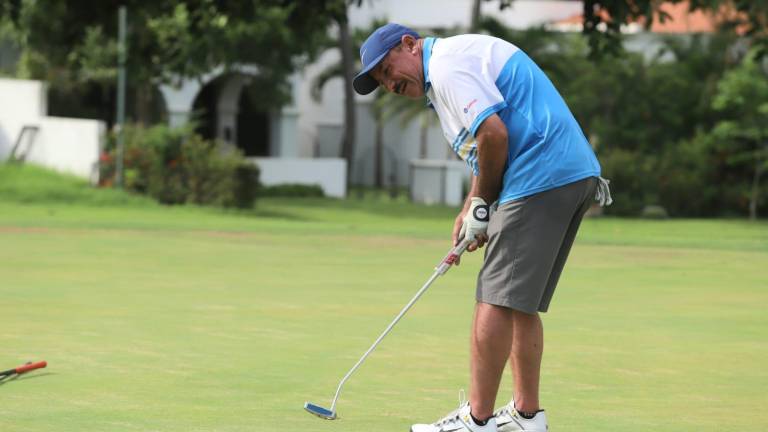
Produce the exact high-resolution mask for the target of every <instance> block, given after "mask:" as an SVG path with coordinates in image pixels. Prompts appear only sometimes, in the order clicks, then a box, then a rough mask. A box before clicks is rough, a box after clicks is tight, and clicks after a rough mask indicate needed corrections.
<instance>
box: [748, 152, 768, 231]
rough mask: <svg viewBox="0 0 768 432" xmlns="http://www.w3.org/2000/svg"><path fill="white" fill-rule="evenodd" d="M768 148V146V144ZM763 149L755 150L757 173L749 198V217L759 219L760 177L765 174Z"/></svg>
mask: <svg viewBox="0 0 768 432" xmlns="http://www.w3.org/2000/svg"><path fill="white" fill-rule="evenodd" d="M766 150H768V146H766ZM762 153H763V151H761V150H758V151H757V152H755V175H754V176H753V177H752V193H751V194H750V195H751V196H750V198H749V219H750V220H756V219H757V201H758V199H759V198H760V177H761V176H762V175H763V158H762V157H761V156H762Z"/></svg>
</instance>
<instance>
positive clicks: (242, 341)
mask: <svg viewBox="0 0 768 432" xmlns="http://www.w3.org/2000/svg"><path fill="white" fill-rule="evenodd" d="M453 214H454V210H452V209H446V208H423V207H417V206H412V205H410V204H406V203H399V202H393V203H388V202H379V201H376V202H364V201H361V202H356V201H346V202H344V201H333V200H317V199H316V200H279V199H272V200H263V201H261V202H259V207H258V209H257V210H256V211H253V212H225V211H219V210H208V209H197V208H163V207H160V206H156V205H151V204H147V203H141V204H137V205H127V204H126V205H122V204H121V205H109V204H100V205H91V206H89V205H67V204H65V203H51V204H46V203H41V202H34V203H31V204H19V203H11V202H5V203H0V328H1V329H2V332H1V333H0V346H2V350H0V369H5V368H10V367H13V366H16V365H18V364H20V363H23V362H25V361H27V360H39V359H44V360H47V361H48V363H49V366H48V368H46V369H43V370H40V371H36V372H33V373H30V374H28V375H24V376H21V377H20V378H18V379H15V380H8V381H6V382H4V383H3V384H0V400H2V407H3V409H2V411H3V413H2V415H0V431H3V432H11V431H14V432H15V431H19V432H21V431H24V432H34V431H57V432H64V431H78V432H81V431H164V432H165V431H185V432H187V431H265V432H267V431H297V432H298V431H334V432H336V431H338V432H342V431H407V430H408V427H409V426H410V424H411V423H414V422H431V421H434V420H436V419H437V418H438V417H440V416H442V415H443V414H445V413H447V412H448V411H450V410H453V409H454V408H456V407H457V404H458V393H459V390H460V389H462V388H467V382H468V371H469V367H468V340H469V325H470V319H471V314H472V308H473V303H474V280H475V277H476V274H477V271H478V269H479V266H480V262H481V259H482V257H481V256H480V255H479V254H477V253H476V254H472V255H467V256H465V257H464V259H463V261H462V264H461V266H460V267H458V268H454V269H452V270H451V271H449V272H448V274H447V275H445V276H444V277H442V278H439V279H438V280H437V282H436V283H435V284H434V285H433V286H432V288H431V289H430V291H428V292H427V293H426V295H425V296H424V297H423V298H422V299H421V300H420V301H419V303H417V304H416V306H415V307H414V308H413V309H412V310H411V312H410V313H409V314H408V315H406V317H405V319H404V320H403V321H402V322H401V323H400V324H399V325H398V327H396V328H395V329H394V331H393V332H392V333H391V334H390V335H389V336H388V338H387V339H385V340H384V342H383V343H382V345H381V346H380V347H379V349H378V350H377V351H376V352H374V353H373V355H372V356H371V357H370V358H369V359H368V361H367V362H366V363H365V364H364V365H363V366H362V368H361V369H360V370H359V371H358V372H357V374H355V375H354V376H353V377H352V379H351V380H350V381H349V382H348V384H347V386H346V387H345V389H344V391H343V393H342V395H341V399H340V401H339V404H338V406H337V411H338V414H339V416H340V419H339V420H335V421H326V420H321V419H318V418H316V417H313V416H310V415H309V414H307V413H306V412H304V411H303V409H302V406H303V404H304V402H305V401H311V402H314V403H317V404H319V405H321V406H326V407H327V406H329V405H330V400H331V399H332V397H333V393H334V391H335V389H336V386H337V384H338V381H339V380H340V379H341V377H342V376H343V375H344V374H345V373H346V372H347V370H348V369H349V368H350V367H351V366H352V365H353V364H354V363H355V362H356V361H357V359H358V358H359V356H360V355H361V354H362V353H363V352H364V351H365V350H366V349H367V348H368V347H369V345H370V344H371V343H372V342H373V340H374V339H375V338H376V337H377V336H378V335H379V334H380V332H381V331H382V330H383V329H384V327H386V325H387V324H388V323H389V321H390V320H391V319H392V318H393V317H394V315H395V314H397V312H398V311H399V310H400V308H401V307H402V306H403V305H404V304H405V303H406V302H407V301H408V300H409V299H410V297H411V296H412V295H413V294H414V293H415V292H416V291H417V290H418V288H419V287H421V285H422V284H423V283H424V282H425V281H426V279H427V278H428V277H429V276H430V275H431V274H432V271H433V267H434V265H435V264H436V263H437V262H438V261H439V259H440V258H442V256H443V254H444V253H445V252H446V251H447V249H448V247H449V246H450V245H449V243H448V241H447V240H448V237H449V230H450V227H451V225H452V219H453ZM543 319H544V326H545V354H544V363H543V376H542V395H541V399H542V403H543V405H544V408H546V409H547V412H548V416H549V419H550V428H551V430H554V431H574V432H577V431H589V432H595V431H610V432H616V431H622V432H630V431H638V432H641V431H642V432H647V431H652V430H653V431H660V430H669V431H676V432H682V431H691V432H694V431H695V432H699V431H710V430H711V431H716V430H738V431H764V430H766V429H768V412H767V411H766V410H765V409H764V405H765V403H766V402H768V399H766V389H768V368H766V364H767V363H766V362H767V361H768V225H766V224H765V223H747V222H741V221H716V220H710V221H638V220H617V219H610V218H607V219H592V220H587V221H586V222H585V223H584V225H583V228H582V231H581V233H580V236H579V238H578V240H577V243H576V245H575V247H574V249H573V252H572V254H571V258H570V261H569V263H568V265H567V266H566V269H565V273H564V275H563V278H562V280H561V282H560V286H559V287H558V291H557V293H556V295H555V299H554V302H553V305H552V307H551V309H550V312H549V313H547V314H545V315H544V318H543ZM508 375H509V374H508V373H507V374H506V376H505V379H504V383H503V384H502V392H503V394H502V395H500V397H499V400H498V401H497V405H501V404H503V403H506V402H507V401H508V399H509V396H510V392H509V391H510V386H511V383H510V379H509V376H508Z"/></svg>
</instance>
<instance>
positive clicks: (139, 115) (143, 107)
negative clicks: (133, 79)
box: [134, 83, 153, 126]
mask: <svg viewBox="0 0 768 432" xmlns="http://www.w3.org/2000/svg"><path fill="white" fill-rule="evenodd" d="M152 90H153V89H152V84H150V83H141V84H139V85H138V87H136V99H135V104H134V107H135V109H136V112H135V115H136V118H135V121H136V123H138V124H140V125H142V126H149V125H150V124H151V123H152V118H151V117H152Z"/></svg>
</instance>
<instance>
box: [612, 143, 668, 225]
mask: <svg viewBox="0 0 768 432" xmlns="http://www.w3.org/2000/svg"><path fill="white" fill-rule="evenodd" d="M600 165H601V166H602V170H603V173H602V175H603V177H605V178H608V179H610V180H611V195H612V196H613V204H612V205H611V206H610V207H608V209H610V213H611V214H615V215H619V216H636V215H639V214H640V211H641V210H642V209H643V207H645V206H646V205H648V204H656V203H658V198H657V196H656V191H657V184H656V179H655V178H654V174H655V168H656V165H657V160H656V158H655V157H653V156H650V155H645V154H643V153H640V152H636V151H631V150H624V149H620V148H618V149H613V150H610V151H607V152H604V153H601V154H600Z"/></svg>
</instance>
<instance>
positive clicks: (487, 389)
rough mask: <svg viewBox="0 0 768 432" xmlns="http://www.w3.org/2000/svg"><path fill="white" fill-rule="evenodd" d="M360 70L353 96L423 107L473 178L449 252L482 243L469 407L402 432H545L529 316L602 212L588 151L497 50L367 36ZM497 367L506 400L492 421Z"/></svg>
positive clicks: (560, 112) (552, 99) (603, 184)
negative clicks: (584, 228) (504, 380)
mask: <svg viewBox="0 0 768 432" xmlns="http://www.w3.org/2000/svg"><path fill="white" fill-rule="evenodd" d="M360 60H361V62H362V65H363V68H362V71H361V72H360V73H359V74H358V75H357V76H356V77H355V80H354V87H355V91H357V92H358V93H359V94H363V95H365V94H368V93H371V92H372V91H374V90H375V89H376V88H377V87H379V86H381V87H383V88H385V89H386V90H387V91H390V92H393V93H397V94H399V95H402V96H406V97H409V98H422V97H424V96H426V97H427V102H428V105H429V106H430V107H431V108H432V109H434V110H435V112H436V113H437V115H438V117H439V118H440V124H441V127H442V129H443V133H444V135H445V137H446V138H447V139H448V142H449V144H450V146H451V147H452V148H453V150H454V151H455V152H456V154H457V155H459V157H461V158H462V159H463V160H464V161H466V163H467V164H468V165H469V167H470V169H471V170H472V185H471V187H470V190H469V194H468V195H467V198H466V200H465V203H464V207H463V208H462V210H461V212H460V213H459V215H458V216H457V217H456V222H455V224H454V229H453V242H454V244H457V243H458V242H459V241H460V240H461V239H463V238H467V239H473V240H474V241H473V242H472V244H471V245H470V246H469V247H468V249H467V250H468V251H470V252H471V251H474V250H477V249H478V248H481V247H483V245H485V244H487V247H486V249H485V260H484V263H483V267H482V269H481V270H480V274H479V275H478V278H477V291H476V300H477V304H476V307H475V316H474V322H473V325H472V339H471V384H470V393H469V401H468V402H467V403H463V404H462V405H461V406H460V407H459V409H458V410H456V411H454V412H452V413H450V414H448V415H447V416H446V417H444V418H442V419H440V420H438V421H437V422H435V423H433V424H416V425H413V427H412V428H411V431H412V432H448V431H472V432H492V431H497V430H498V431H536V432H545V431H546V430H547V428H548V425H547V418H546V415H545V413H544V410H543V409H541V406H540V405H539V375H540V366H541V357H542V352H543V341H544V337H543V334H544V333H543V328H542V324H541V318H540V317H539V313H540V312H546V311H547V309H548V308H549V304H550V301H551V300H552V295H553V294H554V291H555V287H556V286H557V281H558V279H559V278H560V273H561V272H562V270H563V266H564V265H565V261H566V259H567V258H568V252H569V251H570V249H571V245H572V244H573V240H574V238H575V237H576V232H577V231H578V229H579V224H580V222H581V219H582V217H583V216H584V213H585V212H586V211H587V209H588V208H589V207H590V205H591V203H592V202H593V200H594V199H597V200H598V201H599V202H600V204H601V205H607V204H610V201H611V199H610V192H609V190H608V182H607V181H606V180H604V179H602V178H600V164H599V163H598V161H597V158H596V157H595V154H594V152H593V151H592V147H591V146H590V145H589V142H588V141H587V139H586V138H585V137H584V134H583V132H582V131H581V128H580V127H579V124H578V123H577V122H576V119H575V118H574V117H573V115H572V114H571V112H570V110H569V109H568V107H567V105H566V104H565V101H563V99H562V97H561V96H560V94H559V93H558V92H557V90H556V89H555V87H554V86H553V85H552V83H551V82H550V80H549V79H548V78H547V77H546V75H545V74H544V72H542V71H541V69H539V67H538V66H536V64H535V63H534V62H533V61H532V60H531V59H530V58H529V57H528V56H527V55H526V54H525V53H524V52H523V51H521V50H520V49H519V48H517V47H516V46H514V45H512V44H511V43H509V42H506V41H504V40H501V39H498V38H494V37H490V36H484V35H473V34H468V35H460V36H454V37H449V38H432V37H427V38H421V37H419V35H418V34H417V33H416V32H414V31H413V30H411V29H409V28H407V27H403V26H401V25H397V24H387V25H385V26H383V27H380V28H379V29H377V30H376V31H375V32H373V33H372V34H371V35H370V36H369V37H368V39H367V40H366V41H365V43H364V44H363V46H362V47H361V49H360ZM491 205H492V207H491ZM507 358H509V363H510V366H511V369H512V374H513V376H514V394H513V395H512V401H511V402H510V403H509V404H508V405H506V406H504V407H502V408H501V409H499V410H498V411H496V412H494V406H493V405H494V403H495V401H496V394H497V392H498V389H499V382H500V381H501V376H502V373H503V371H504V365H505V364H506V362H507Z"/></svg>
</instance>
